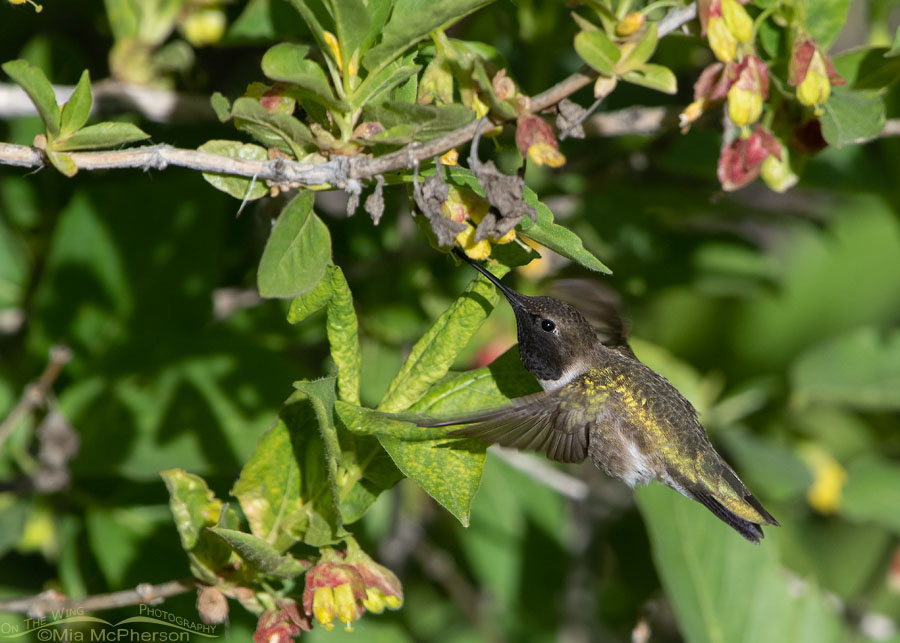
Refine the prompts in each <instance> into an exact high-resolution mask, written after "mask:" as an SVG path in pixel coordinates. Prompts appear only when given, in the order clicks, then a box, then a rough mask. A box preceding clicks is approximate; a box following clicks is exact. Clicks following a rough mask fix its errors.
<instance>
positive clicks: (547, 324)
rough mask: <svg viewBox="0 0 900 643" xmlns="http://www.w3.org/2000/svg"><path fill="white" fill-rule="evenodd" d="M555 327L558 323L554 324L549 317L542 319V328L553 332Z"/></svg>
mask: <svg viewBox="0 0 900 643" xmlns="http://www.w3.org/2000/svg"><path fill="white" fill-rule="evenodd" d="M554 328H556V324H554V323H553V321H551V320H549V319H542V320H541V330H545V331H547V332H548V333H552V332H553V329H554Z"/></svg>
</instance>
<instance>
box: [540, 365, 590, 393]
mask: <svg viewBox="0 0 900 643" xmlns="http://www.w3.org/2000/svg"><path fill="white" fill-rule="evenodd" d="M587 368H588V367H587V365H586V364H585V363H584V362H582V361H580V360H579V361H577V362H575V363H573V364H571V365H570V366H569V367H568V368H565V369H563V371H562V372H561V374H560V376H559V377H558V378H556V379H549V380H545V379H541V378H540V377H538V378H537V381H538V384H540V385H541V388H542V389H544V390H545V391H555V390H556V389H558V388H561V387H563V386H565V385H566V384H568V383H569V382H571V381H572V380H574V379H575V378H576V377H579V376H581V375H582V374H583V373H584V372H585V371H586V370H587Z"/></svg>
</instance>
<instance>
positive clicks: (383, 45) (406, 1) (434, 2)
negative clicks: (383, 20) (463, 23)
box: [362, 0, 491, 71]
mask: <svg viewBox="0 0 900 643" xmlns="http://www.w3.org/2000/svg"><path fill="white" fill-rule="evenodd" d="M490 1H491V0H397V2H395V3H394V10H393V12H392V13H391V18H390V20H388V22H387V24H386V25H385V26H384V30H383V33H382V37H381V42H380V43H379V44H378V45H377V46H375V47H373V48H372V49H370V50H369V51H368V52H367V53H366V55H365V56H364V57H363V60H362V62H363V65H364V66H365V68H366V69H368V70H369V71H373V70H375V69H377V68H378V67H380V66H381V65H384V64H386V63H388V62H390V61H391V60H393V59H394V58H396V57H398V56H399V55H401V54H402V53H403V52H404V51H406V49H407V48H408V47H411V46H412V45H414V44H415V43H417V42H418V41H419V40H422V39H424V38H426V37H427V36H428V34H430V33H431V32H432V31H434V30H435V29H437V28H439V27H445V26H448V25H449V24H452V23H453V22H456V21H457V20H459V19H460V18H462V17H463V16H465V15H467V14H469V13H471V12H472V11H475V10H476V9H478V8H479V7H482V6H484V5H486V4H488V3H489V2H490Z"/></svg>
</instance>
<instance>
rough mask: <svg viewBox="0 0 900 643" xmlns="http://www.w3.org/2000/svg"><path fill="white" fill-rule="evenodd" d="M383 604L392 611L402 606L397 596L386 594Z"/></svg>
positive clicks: (401, 601)
mask: <svg viewBox="0 0 900 643" xmlns="http://www.w3.org/2000/svg"><path fill="white" fill-rule="evenodd" d="M384 604H385V605H387V606H388V609H392V610H396V609H400V606H401V605H403V599H402V598H400V597H399V596H394V595H392V594H387V595H385V597H384Z"/></svg>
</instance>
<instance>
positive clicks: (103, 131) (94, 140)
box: [53, 121, 150, 152]
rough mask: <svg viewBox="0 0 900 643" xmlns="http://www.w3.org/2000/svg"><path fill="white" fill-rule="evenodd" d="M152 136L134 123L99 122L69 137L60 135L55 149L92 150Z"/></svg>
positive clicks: (71, 150)
mask: <svg viewBox="0 0 900 643" xmlns="http://www.w3.org/2000/svg"><path fill="white" fill-rule="evenodd" d="M145 138H150V135H149V134H147V133H146V132H145V131H143V130H142V129H141V128H139V127H138V126H137V125H133V124H132V123H115V122H111V121H110V122H106V123H97V124H96V125H88V126H87V127H83V128H82V129H80V130H78V131H77V132H75V133H74V134H72V135H71V136H68V137H65V138H63V137H60V138H59V139H57V141H56V142H54V143H53V149H54V150H57V151H61V152H74V151H76V150H91V149H96V148H98V147H116V146H117V145H124V144H125V143H133V142H135V141H141V140H143V139H145Z"/></svg>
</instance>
